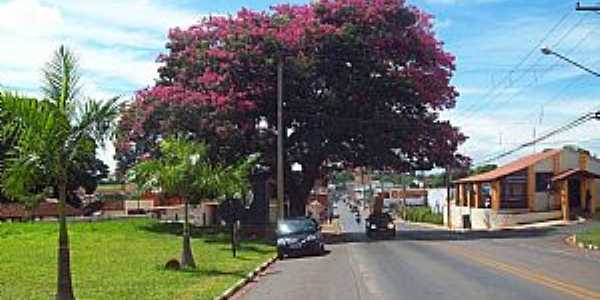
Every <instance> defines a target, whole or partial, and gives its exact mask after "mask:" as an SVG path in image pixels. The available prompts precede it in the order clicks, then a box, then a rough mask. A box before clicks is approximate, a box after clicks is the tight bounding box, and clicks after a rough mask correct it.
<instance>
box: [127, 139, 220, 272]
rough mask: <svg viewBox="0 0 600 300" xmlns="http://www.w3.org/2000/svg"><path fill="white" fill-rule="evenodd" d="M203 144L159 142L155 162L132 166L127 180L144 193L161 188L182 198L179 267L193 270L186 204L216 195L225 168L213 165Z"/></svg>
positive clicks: (193, 262)
mask: <svg viewBox="0 0 600 300" xmlns="http://www.w3.org/2000/svg"><path fill="white" fill-rule="evenodd" d="M207 151H208V148H207V146H206V145H205V144H203V143H198V142H191V141H187V140H185V139H184V138H181V137H169V138H167V139H165V140H163V141H161V142H160V153H159V155H158V158H157V159H150V160H145V161H142V162H140V163H138V164H137V165H136V166H134V167H133V169H132V170H131V173H130V179H131V180H132V181H133V182H135V183H136V185H137V186H138V188H140V189H141V190H143V191H148V190H156V189H160V190H161V191H162V192H164V193H166V194H169V195H175V196H178V197H181V198H182V199H183V202H184V216H185V217H184V223H183V249H182V254H181V265H182V266H184V267H188V268H195V267H196V262H195V261H194V256H193V253H192V248H191V243H190V224H189V203H190V200H192V199H203V198H205V197H214V196H215V195H218V189H219V187H220V185H222V183H220V180H222V179H221V177H222V174H223V170H224V168H223V167H222V166H220V165H218V164H212V163H211V162H210V160H209V159H208V155H207Z"/></svg>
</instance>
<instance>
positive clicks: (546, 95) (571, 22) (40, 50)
mask: <svg viewBox="0 0 600 300" xmlns="http://www.w3.org/2000/svg"><path fill="white" fill-rule="evenodd" d="M284 2H285V3H294V4H301V3H304V2H306V1H258V0H254V1H241V0H234V1H223V0H212V1H205V0H194V1H192V0H188V1H150V0H128V1H112V0H109V1H92V0H87V1H76V0H61V1H45V0H0V88H4V89H6V88H8V89H11V90H18V91H20V92H22V93H25V94H32V95H37V94H39V93H40V80H41V74H40V68H41V67H42V66H43V65H44V63H45V62H46V61H48V60H49V59H50V56H51V54H52V51H54V50H55V49H56V48H57V47H58V46H59V45H60V44H66V45H68V46H69V47H71V48H72V49H74V50H75V52H76V54H77V55H78V57H79V60H80V63H81V67H82V84H83V92H84V94H85V95H86V96H89V97H92V98H97V99H108V98H110V97H113V96H117V95H118V96H121V97H122V99H123V101H126V100H129V99H131V97H132V94H133V93H134V92H135V91H136V90H139V89H142V88H145V87H147V86H150V85H152V84H153V82H154V78H156V76H157V74H156V69H157V66H158V65H157V63H156V62H155V60H156V57H157V56H158V54H159V53H162V52H164V45H165V43H166V35H167V32H168V30H169V28H172V27H176V26H180V27H183V28H185V27H187V26H190V25H191V24H194V23H195V22H197V21H198V20H200V19H201V18H202V17H203V16H208V15H222V14H233V13H235V12H236V11H237V10H239V9H240V8H241V7H246V8H251V9H256V10H263V9H267V8H268V7H269V6H271V5H273V4H277V3H284ZM575 2H576V1H575V0H528V1H522V0H504V1H503V0H409V1H408V3H409V4H411V5H415V6H417V7H419V8H421V9H423V10H424V11H426V12H428V13H430V14H432V15H433V16H434V17H435V19H434V30H435V32H436V36H437V37H438V39H439V40H441V41H442V42H443V43H444V49H445V50H446V51H448V52H450V53H451V54H453V55H454V56H455V57H456V71H455V73H454V76H453V79H452V84H453V85H454V86H455V87H456V88H457V90H458V92H459V93H460V96H459V97H458V98H457V105H456V107H455V108H454V109H451V110H449V111H445V112H442V113H441V117H442V118H444V119H449V120H450V121H451V122H452V124H454V125H456V126H459V127H460V128H461V130H462V132H463V133H464V134H465V135H467V136H468V137H469V139H468V140H467V142H466V143H464V144H463V145H462V146H461V147H460V152H461V153H463V154H466V155H468V156H470V157H471V158H472V159H473V161H474V162H475V163H479V162H483V161H486V160H487V159H488V158H491V157H493V156H495V155H496V154H498V153H502V152H503V151H506V150H510V149H512V148H514V147H516V146H518V145H519V144H521V143H523V142H527V141H529V140H531V139H533V137H534V132H535V136H540V135H541V134H543V133H545V132H548V131H550V130H551V129H554V128H557V127H559V126H561V125H564V124H566V123H568V122H569V121H571V120H573V119H575V118H577V117H578V116H580V115H582V114H584V113H586V112H589V111H591V110H593V109H594V108H600V97H597V96H596V95H600V85H599V84H598V83H600V78H598V77H595V76H593V75H591V74H589V73H586V72H584V71H582V70H579V69H577V68H576V67H574V66H572V65H570V64H568V63H566V62H564V61H561V60H559V59H558V58H557V57H555V56H545V55H543V54H542V53H541V51H540V47H542V46H548V47H550V48H551V49H553V50H554V51H556V52H557V53H560V54H563V55H565V56H567V57H569V58H570V59H572V60H574V61H577V62H579V63H581V64H583V65H585V66H588V67H590V68H591V69H594V70H600V55H598V54H599V53H600V52H599V51H598V50H600V39H598V38H597V36H598V34H600V14H594V13H591V12H578V11H575ZM586 2H587V3H586ZM582 4H585V5H592V4H595V2H593V1H592V0H588V1H582ZM597 122H599V121H591V122H588V123H585V124H584V125H581V126H579V127H577V128H575V129H573V130H571V131H568V132H566V133H564V134H561V135H557V136H555V137H553V138H551V139H548V140H546V141H544V142H542V143H539V144H537V145H536V146H535V147H529V148H526V149H523V150H522V151H519V152H517V153H515V154H514V155H511V156H509V157H506V158H503V159H501V160H499V161H495V162H496V163H503V162H506V161H507V160H510V159H514V158H516V157H518V156H521V155H524V154H527V153H532V152H534V151H541V150H542V149H545V148H551V147H560V146H563V145H566V144H569V145H576V146H579V147H582V148H585V149H588V150H590V151H591V152H592V153H598V154H600V131H599V130H597V129H598V128H599V126H598V123H597ZM98 154H99V156H100V158H101V159H103V160H104V161H105V162H107V163H108V165H109V166H110V167H111V169H114V165H115V162H114V160H113V158H112V156H113V155H114V148H113V147H112V145H110V144H109V145H108V146H107V148H105V149H101V150H99V151H98Z"/></svg>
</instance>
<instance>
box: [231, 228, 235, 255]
mask: <svg viewBox="0 0 600 300" xmlns="http://www.w3.org/2000/svg"><path fill="white" fill-rule="evenodd" d="M231 251H232V254H233V257H235V256H236V253H235V251H236V240H235V222H231Z"/></svg>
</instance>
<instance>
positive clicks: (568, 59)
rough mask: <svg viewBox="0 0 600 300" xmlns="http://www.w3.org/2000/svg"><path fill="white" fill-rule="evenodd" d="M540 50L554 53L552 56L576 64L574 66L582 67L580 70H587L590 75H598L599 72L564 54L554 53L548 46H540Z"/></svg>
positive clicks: (549, 53) (547, 53)
mask: <svg viewBox="0 0 600 300" xmlns="http://www.w3.org/2000/svg"><path fill="white" fill-rule="evenodd" d="M541 51H542V53H543V54H544V55H554V56H556V57H558V58H560V59H562V60H564V61H566V62H568V63H570V64H572V65H574V66H576V67H578V68H580V69H582V70H584V71H586V72H588V73H590V74H592V75H595V76H597V77H600V73H598V72H596V71H594V70H592V69H590V68H588V67H586V66H584V65H582V64H580V63H578V62H576V61H574V60H571V59H570V58H568V57H565V56H564V55H561V54H559V53H556V52H555V51H553V50H552V49H550V48H548V47H544V48H542V49H541Z"/></svg>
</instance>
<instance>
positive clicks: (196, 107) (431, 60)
mask: <svg viewBox="0 0 600 300" xmlns="http://www.w3.org/2000/svg"><path fill="white" fill-rule="evenodd" d="M431 20H432V16H431V15H429V14H427V13H425V12H423V11H422V10H420V9H418V8H416V7H414V6H410V5H407V4H406V3H405V2H404V1H400V0H376V1H373V0H353V1H350V0H337V1H329V0H323V1H318V2H311V3H310V4H305V5H299V6H290V5H278V6H275V7H272V8H271V10H270V11H268V12H256V11H251V10H247V9H242V10H241V11H239V12H238V13H237V14H236V15H235V16H228V17H211V18H206V19H204V20H202V21H201V22H199V23H198V24H195V25H193V26H191V27H189V28H188V29H179V28H175V29H172V30H171V31H170V32H169V42H168V44H167V52H166V53H165V54H163V55H160V56H159V58H158V61H159V62H160V63H161V66H160V68H159V70H158V71H159V78H158V80H157V82H156V84H155V85H154V86H152V87H150V88H148V89H144V90H142V91H139V92H138V93H137V95H136V97H135V99H134V101H133V102H132V103H130V104H129V105H128V106H127V109H126V110H125V111H126V112H125V114H124V115H123V117H122V118H121V122H120V134H119V139H118V143H117V153H118V154H117V157H118V160H119V167H120V168H121V169H126V168H127V167H129V166H131V165H132V164H133V162H134V161H135V160H136V158H137V157H139V156H141V155H144V154H150V155H153V154H155V153H156V149H157V147H156V143H155V141H156V139H158V138H160V137H161V136H164V135H166V134H169V133H173V132H181V131H183V132H188V133H189V134H190V135H191V136H193V137H195V138H198V139H203V140H206V141H207V142H208V143H210V144H211V146H212V149H213V153H211V155H213V156H214V157H216V158H218V159H220V160H223V161H229V162H231V161H235V160H236V159H239V158H240V157H242V156H244V155H247V154H248V153H254V152H260V153H262V154H263V155H262V158H263V163H265V164H267V165H270V166H274V161H275V159H274V157H275V155H274V153H275V149H276V148H275V145H276V144H275V139H274V135H275V133H276V131H275V124H276V95H277V93H276V91H277V88H276V74H277V64H278V62H280V61H281V62H282V63H283V98H284V126H285V128H287V132H288V133H289V134H288V136H287V137H286V140H285V157H286V159H285V160H286V164H287V166H286V170H287V171H286V181H287V184H286V190H287V194H288V197H290V198H291V199H292V213H295V214H297V213H299V212H301V211H303V207H304V199H305V197H306V195H307V194H308V193H309V191H310V189H311V188H312V185H313V182H314V180H315V179H316V178H318V177H319V176H321V173H322V171H323V167H324V166H325V165H327V164H328V163H330V162H335V163H339V162H342V163H343V164H344V166H345V167H357V166H367V167H370V168H373V169H393V170H397V171H409V170H414V169H431V168H433V167H438V166H445V165H447V164H451V163H452V164H455V163H456V161H457V160H458V161H462V160H464V157H462V156H460V155H458V154H456V150H457V147H458V145H459V144H460V143H462V142H463V141H464V140H465V136H464V135H463V134H462V133H460V132H459V130H458V129H457V128H456V127H453V126H452V125H451V124H450V123H449V122H448V121H444V120H440V118H439V113H440V112H441V111H443V110H445V109H450V108H452V107H454V105H455V100H456V96H457V92H456V90H455V88H454V87H453V86H452V85H451V84H450V79H451V76H452V73H453V71H454V57H453V56H452V55H451V54H449V53H448V52H446V51H444V50H443V47H442V46H443V45H442V43H441V42H440V41H438V40H437V38H436V37H435V34H434V32H433V29H432V21H431ZM259 125H263V126H262V127H266V129H265V128H262V127H261V126H259ZM294 162H297V163H300V164H301V165H302V166H303V168H302V172H291V170H290V166H291V164H292V163H294ZM272 170H275V168H272ZM290 191H294V192H293V193H291V192H290Z"/></svg>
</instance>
